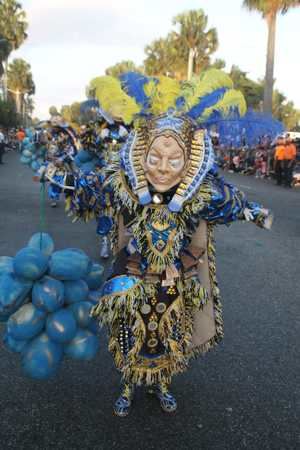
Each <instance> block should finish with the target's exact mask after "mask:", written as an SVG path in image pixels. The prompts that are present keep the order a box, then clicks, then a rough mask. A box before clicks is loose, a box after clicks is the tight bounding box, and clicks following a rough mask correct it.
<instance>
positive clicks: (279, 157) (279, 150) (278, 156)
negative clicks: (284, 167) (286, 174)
mask: <svg viewBox="0 0 300 450" xmlns="http://www.w3.org/2000/svg"><path fill="white" fill-rule="evenodd" d="M284 156H285V145H277V146H276V150H275V160H276V161H283V160H284Z"/></svg>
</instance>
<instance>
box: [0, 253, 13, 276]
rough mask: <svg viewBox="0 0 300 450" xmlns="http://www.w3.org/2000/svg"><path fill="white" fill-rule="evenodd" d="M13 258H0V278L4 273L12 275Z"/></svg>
mask: <svg viewBox="0 0 300 450" xmlns="http://www.w3.org/2000/svg"><path fill="white" fill-rule="evenodd" d="M13 271H14V267H13V258H12V257H11V256H0V277H1V275H4V274H5V273H13Z"/></svg>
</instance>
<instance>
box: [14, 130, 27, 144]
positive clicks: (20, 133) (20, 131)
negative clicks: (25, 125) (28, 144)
mask: <svg viewBox="0 0 300 450" xmlns="http://www.w3.org/2000/svg"><path fill="white" fill-rule="evenodd" d="M16 136H17V139H18V141H19V142H22V141H23V139H24V138H25V133H24V131H23V130H19V131H18V132H17V134H16Z"/></svg>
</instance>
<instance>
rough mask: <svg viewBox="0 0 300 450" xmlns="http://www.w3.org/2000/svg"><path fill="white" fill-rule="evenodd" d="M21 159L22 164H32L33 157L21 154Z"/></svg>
mask: <svg viewBox="0 0 300 450" xmlns="http://www.w3.org/2000/svg"><path fill="white" fill-rule="evenodd" d="M20 161H21V163H22V164H30V163H31V157H28V156H24V155H21V157H20Z"/></svg>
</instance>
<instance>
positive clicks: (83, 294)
mask: <svg viewBox="0 0 300 450" xmlns="http://www.w3.org/2000/svg"><path fill="white" fill-rule="evenodd" d="M64 285H65V302H66V303H67V304H71V303H76V302H83V301H85V300H86V299H87V297H88V293H89V287H88V285H87V283H86V281H84V280H77V281H65V282H64Z"/></svg>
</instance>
